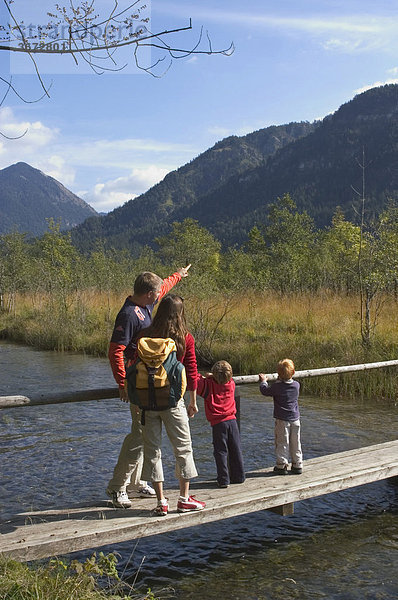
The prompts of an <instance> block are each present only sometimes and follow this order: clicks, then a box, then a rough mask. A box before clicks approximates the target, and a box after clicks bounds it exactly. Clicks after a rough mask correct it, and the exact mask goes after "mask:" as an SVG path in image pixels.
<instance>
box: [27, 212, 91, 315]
mask: <svg viewBox="0 0 398 600" xmlns="http://www.w3.org/2000/svg"><path fill="white" fill-rule="evenodd" d="M48 229H49V231H47V232H46V233H45V234H44V235H43V237H42V238H40V239H38V240H37V241H36V253H37V264H38V270H39V273H40V283H41V286H42V287H43V288H44V290H45V291H46V292H48V294H49V302H50V305H51V306H52V307H53V308H54V310H56V311H58V312H59V314H61V315H66V313H67V312H68V308H69V294H70V293H71V292H72V291H75V290H76V289H77V288H78V286H79V280H80V274H81V267H80V260H81V257H80V256H79V254H78V252H77V250H76V248H74V246H73V245H72V242H71V236H70V232H68V233H66V234H64V233H61V232H60V224H59V223H55V222H54V220H53V219H49V221H48Z"/></svg>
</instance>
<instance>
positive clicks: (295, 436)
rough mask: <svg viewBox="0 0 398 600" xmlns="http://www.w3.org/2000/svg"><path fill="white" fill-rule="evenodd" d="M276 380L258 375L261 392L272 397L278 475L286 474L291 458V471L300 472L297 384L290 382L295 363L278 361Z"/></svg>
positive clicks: (275, 469) (275, 470)
mask: <svg viewBox="0 0 398 600" xmlns="http://www.w3.org/2000/svg"><path fill="white" fill-rule="evenodd" d="M277 371H278V379H277V380H276V381H275V382H274V383H273V384H271V385H269V384H268V383H267V378H266V376H265V375H264V374H263V373H260V374H259V379H260V382H261V383H260V392H261V393H262V394H263V395H264V396H272V397H273V399H274V419H275V451H276V466H275V467H274V472H275V473H276V474H277V475H287V466H288V464H289V459H290V458H291V461H292V469H291V473H294V474H296V475H301V473H302V472H303V455H302V452H301V443H300V413H299V407H298V397H299V390H300V384H299V383H298V381H293V379H292V377H293V375H294V372H295V370H294V363H293V361H292V360H290V359H289V358H285V359H283V360H281V361H280V362H279V363H278V369H277Z"/></svg>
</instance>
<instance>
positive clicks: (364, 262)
mask: <svg viewBox="0 0 398 600" xmlns="http://www.w3.org/2000/svg"><path fill="white" fill-rule="evenodd" d="M358 269H359V275H360V301H361V336H362V341H363V344H364V345H365V346H370V344H371V338H372V335H373V334H374V332H375V329H376V326H377V322H378V317H379V315H380V311H381V309H382V305H383V297H384V294H385V293H386V292H388V291H389V290H391V289H392V287H393V286H395V285H396V280H397V269H398V207H397V206H396V205H394V204H390V205H389V206H388V207H387V209H386V210H385V211H383V212H382V213H381V214H380V215H379V218H378V219H377V221H376V223H375V224H374V225H373V226H372V227H368V228H367V229H366V230H364V231H363V232H362V240H361V248H360V253H359V254H358Z"/></svg>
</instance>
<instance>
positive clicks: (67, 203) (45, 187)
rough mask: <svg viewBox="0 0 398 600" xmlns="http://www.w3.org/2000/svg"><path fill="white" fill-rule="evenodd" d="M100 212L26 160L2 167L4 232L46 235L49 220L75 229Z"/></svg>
mask: <svg viewBox="0 0 398 600" xmlns="http://www.w3.org/2000/svg"><path fill="white" fill-rule="evenodd" d="M96 215H97V212H96V211H95V209H94V208H92V207H91V206H90V205H89V204H87V203H86V202H85V201H84V200H82V199H81V198H79V197H78V196H76V195H75V194H73V193H72V192H71V191H70V190H68V189H67V188H66V187H65V186H63V185H62V183H60V182H59V181H57V180H56V179H54V177H51V176H50V175H46V174H45V173H43V172H42V171H40V170H39V169H35V168H34V167H32V166H31V165H28V164H27V163H24V162H17V163H14V164H13V165H10V166H8V167H5V168H4V169H1V170H0V234H4V233H9V232H11V231H19V232H21V233H28V235H31V236H37V235H42V234H43V233H44V232H45V231H47V229H48V227H47V220H48V219H51V218H52V219H54V220H55V221H56V222H59V223H60V227H61V229H63V230H65V229H71V228H72V227H75V226H76V225H79V224H80V223H82V222H83V221H85V220H86V219H87V218H88V217H90V216H96Z"/></svg>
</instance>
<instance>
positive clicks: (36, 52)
mask: <svg viewBox="0 0 398 600" xmlns="http://www.w3.org/2000/svg"><path fill="white" fill-rule="evenodd" d="M0 2H2V3H3V4H4V7H5V11H6V14H7V15H8V23H6V24H4V25H0V52H3V53H4V52H5V53H8V54H11V53H18V54H22V55H25V56H27V57H28V58H29V60H30V61H31V63H32V66H33V72H34V73H35V74H36V76H37V78H38V81H39V83H40V86H41V88H42V92H43V95H46V96H49V92H50V87H51V85H49V84H47V83H45V81H44V80H43V78H42V76H41V74H40V65H39V63H38V57H40V56H44V55H47V56H49V55H52V56H54V55H55V56H59V57H60V58H63V59H64V58H67V57H69V58H70V57H72V59H73V60H74V62H75V63H76V64H78V63H79V61H83V62H85V63H86V64H88V65H89V67H90V69H91V70H92V71H93V72H94V73H97V74H102V73H104V72H105V71H120V70H122V69H124V68H125V67H126V64H127V63H126V62H124V63H122V64H121V63H120V62H119V61H120V57H119V56H120V52H121V50H122V49H124V48H132V49H133V52H132V55H131V57H128V58H127V61H129V60H130V59H131V58H132V59H133V60H134V61H135V64H136V66H137V68H138V69H141V70H143V71H146V72H147V73H149V74H151V75H153V76H155V77H159V76H161V75H162V74H163V73H165V72H166V71H167V70H168V69H169V67H170V65H171V63H172V62H173V60H175V59H179V58H185V57H186V56H189V55H191V54H224V55H227V56H228V55H230V54H232V52H233V51H234V47H233V44H231V45H230V46H229V47H228V48H225V49H222V50H215V49H213V47H212V43H211V40H210V38H209V35H208V33H207V32H206V36H203V31H202V30H201V31H200V34H199V38H198V40H197V41H196V42H195V43H194V44H193V45H192V47H191V48H180V47H178V45H177V46H176V45H174V44H172V43H169V42H168V40H169V38H171V39H173V37H172V36H173V34H180V33H182V32H184V31H187V30H191V29H192V23H191V20H190V21H189V24H188V25H186V26H183V27H176V28H174V29H164V30H162V31H156V32H153V31H151V30H150V23H149V21H150V18H149V16H148V13H147V12H146V8H147V7H146V5H145V4H144V3H142V2H141V1H139V0H135V1H133V2H132V3H131V4H128V5H127V6H126V3H124V4H123V5H122V6H119V1H118V0H114V2H113V6H112V7H111V8H107V9H106V10H101V8H99V7H98V4H99V2H98V1H97V2H96V0H81V1H80V2H78V3H76V4H75V3H74V2H73V0H71V1H70V2H69V3H68V5H67V6H62V5H59V4H58V3H57V4H55V8H54V9H53V10H52V11H51V12H45V13H44V15H43V18H42V22H41V24H39V25H33V24H27V23H25V20H24V18H23V15H21V14H19V12H18V0H0ZM35 11H36V14H37V12H38V7H37V6H35ZM204 37H205V39H206V46H205V47H204V45H203V43H202V41H203V38H204ZM166 40H167V41H166ZM1 42H3V43H1ZM147 48H151V49H152V51H153V52H155V54H156V53H157V54H156V55H155V58H154V59H153V61H151V63H149V64H144V63H143V62H142V60H141V51H143V50H145V49H147ZM0 82H2V83H3V85H4V89H5V93H4V96H3V99H2V100H1V101H0V106H1V105H2V104H3V103H4V101H5V98H6V97H7V95H8V93H9V92H13V93H14V94H15V95H16V96H18V98H19V99H20V100H22V101H24V102H28V100H25V99H24V98H23V97H22V96H21V94H20V93H19V92H18V90H17V89H16V88H15V87H14V85H13V83H12V77H11V76H6V74H4V75H2V76H0ZM42 97H43V96H41V98H42ZM41 98H38V100H40V99H41ZM2 135H4V134H2ZM4 137H6V136H4Z"/></svg>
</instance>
